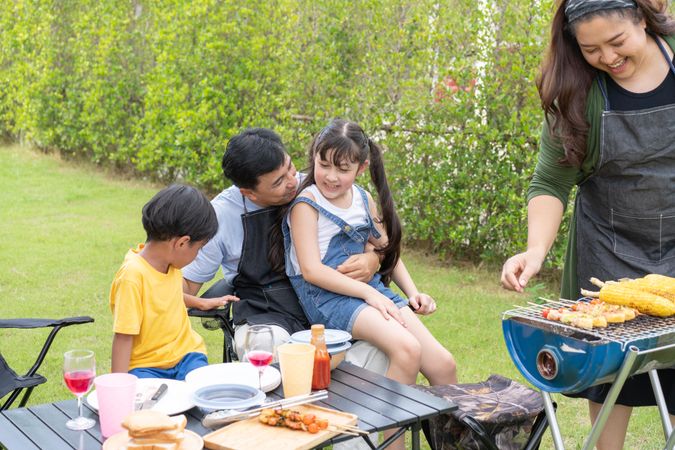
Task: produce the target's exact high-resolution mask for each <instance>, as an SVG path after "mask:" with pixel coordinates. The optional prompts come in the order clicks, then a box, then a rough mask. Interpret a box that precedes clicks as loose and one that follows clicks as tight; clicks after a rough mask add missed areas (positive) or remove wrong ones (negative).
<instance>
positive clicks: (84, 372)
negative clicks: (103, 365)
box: [63, 350, 96, 430]
mask: <svg viewBox="0 0 675 450" xmlns="http://www.w3.org/2000/svg"><path fill="white" fill-rule="evenodd" d="M95 376H96V359H95V358H94V352H92V351H91V350H70V351H68V352H66V353H65V354H64V355H63V380H64V381H65V382H66V386H68V389H70V392H72V393H73V394H75V395H76V396H77V415H78V417H76V418H74V419H70V420H69V421H68V422H66V427H68V428H69V429H71V430H87V429H89V428H91V427H93V426H94V425H96V421H95V420H93V419H90V418H87V417H83V416H82V396H83V395H84V394H86V393H87V392H88V391H89V388H91V385H92V383H93V382H94V377H95Z"/></svg>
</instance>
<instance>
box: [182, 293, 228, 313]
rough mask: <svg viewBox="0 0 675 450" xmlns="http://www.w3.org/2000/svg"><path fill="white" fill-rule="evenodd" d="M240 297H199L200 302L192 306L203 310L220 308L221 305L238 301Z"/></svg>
mask: <svg viewBox="0 0 675 450" xmlns="http://www.w3.org/2000/svg"><path fill="white" fill-rule="evenodd" d="M238 301H239V297H235V296H234V295H223V296H222V297H213V298H199V301H198V302H195V304H194V305H193V306H192V307H193V308H197V309H199V310H201V311H208V310H210V309H215V308H220V307H221V306H225V305H227V304H228V303H229V302H238Z"/></svg>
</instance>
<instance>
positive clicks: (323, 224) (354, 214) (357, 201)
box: [286, 184, 368, 275]
mask: <svg viewBox="0 0 675 450" xmlns="http://www.w3.org/2000/svg"><path fill="white" fill-rule="evenodd" d="M305 192H309V193H311V194H312V196H313V197H314V202H315V203H317V204H318V205H319V206H321V207H323V208H324V209H325V210H327V211H328V212H330V213H332V214H334V215H336V216H337V217H339V218H341V219H342V220H344V221H345V222H347V223H348V224H349V225H351V226H353V227H359V226H361V225H365V224H366V223H368V211H367V210H366V206H365V204H364V203H363V198H362V197H361V193H360V192H359V190H358V188H357V187H356V186H355V185H352V204H351V205H350V206H349V208H339V207H337V206H335V205H334V204H332V203H331V202H329V201H328V199H327V198H326V197H324V196H323V195H322V194H321V191H319V188H318V187H316V185H315V184H312V185H310V186H309V187H307V188H306V189H304V190H303V191H302V193H301V194H303V193H305ZM286 221H287V222H288V227H289V228H290V227H291V221H290V217H288V218H286ZM317 231H318V233H317V234H318V236H317V237H316V239H317V241H318V242H319V252H320V255H321V259H322V260H323V258H324V256H326V252H327V251H328V245H329V244H330V241H331V239H333V236H335V235H336V234H338V233H339V232H340V227H338V226H337V225H336V224H335V223H334V222H333V221H332V220H330V219H329V218H328V217H326V216H325V215H323V214H321V213H319V221H318V225H317ZM290 260H291V264H292V265H293V272H292V273H291V272H290V271H289V270H288V269H286V272H287V274H288V275H300V274H301V272H300V264H298V257H297V254H296V252H295V244H292V245H291V252H290Z"/></svg>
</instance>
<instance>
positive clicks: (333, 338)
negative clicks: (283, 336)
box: [291, 328, 352, 345]
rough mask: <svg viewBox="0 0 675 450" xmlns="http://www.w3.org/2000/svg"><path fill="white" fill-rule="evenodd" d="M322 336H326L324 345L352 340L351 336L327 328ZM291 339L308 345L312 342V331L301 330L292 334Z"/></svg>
mask: <svg viewBox="0 0 675 450" xmlns="http://www.w3.org/2000/svg"><path fill="white" fill-rule="evenodd" d="M324 334H325V336H326V345H335V344H342V343H344V342H347V341H350V340H351V339H352V335H351V334H349V333H347V332H346V331H342V330H335V329H333V328H327V329H326V331H325V333H324ZM291 339H292V340H294V341H295V342H300V343H305V344H309V342H310V341H311V340H312V330H302V331H298V332H297V333H293V334H292V335H291Z"/></svg>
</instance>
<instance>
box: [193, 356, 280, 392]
mask: <svg viewBox="0 0 675 450" xmlns="http://www.w3.org/2000/svg"><path fill="white" fill-rule="evenodd" d="M185 382H186V383H187V384H188V386H189V387H190V390H191V391H193V392H194V391H196V390H197V389H199V388H200V387H204V386H210V385H212V384H246V385H248V386H251V387H254V388H256V389H257V388H258V369H256V368H255V367H253V366H252V365H251V364H250V363H247V362H233V363H221V364H211V365H209V366H204V367H200V368H199V369H195V370H193V371H192V372H190V373H188V374H187V376H186V377H185ZM280 384H281V373H279V371H278V370H277V369H276V368H274V367H270V366H268V367H266V368H265V370H264V371H263V374H262V390H263V391H264V392H269V391H271V390H272V389H276V388H277V386H279V385H280Z"/></svg>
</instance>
